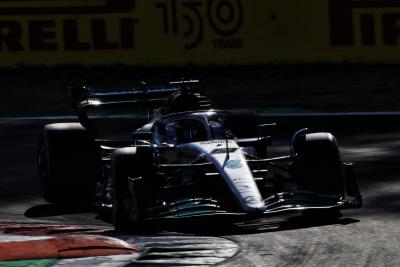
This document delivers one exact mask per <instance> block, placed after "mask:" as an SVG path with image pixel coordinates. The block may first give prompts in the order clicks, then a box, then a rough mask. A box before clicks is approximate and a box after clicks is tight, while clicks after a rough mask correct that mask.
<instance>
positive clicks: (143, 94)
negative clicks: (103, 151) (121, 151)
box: [69, 80, 211, 130]
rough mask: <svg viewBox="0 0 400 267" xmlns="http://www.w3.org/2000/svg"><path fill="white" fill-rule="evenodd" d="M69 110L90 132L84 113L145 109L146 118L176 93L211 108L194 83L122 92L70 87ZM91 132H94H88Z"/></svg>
mask: <svg viewBox="0 0 400 267" xmlns="http://www.w3.org/2000/svg"><path fill="white" fill-rule="evenodd" d="M69 89H70V96H71V102H72V106H73V108H74V109H75V111H76V112H77V115H78V117H79V119H80V122H81V124H82V125H83V126H85V127H86V128H88V129H92V128H93V127H92V126H91V125H92V124H91V123H90V122H89V118H88V114H87V112H88V110H91V109H104V108H110V107H123V106H128V107H133V109H135V108H138V109H143V108H145V109H147V111H148V114H150V112H151V111H152V110H154V109H156V108H160V107H161V106H162V105H163V104H164V103H166V101H167V99H168V97H169V96H171V95H172V94H174V93H176V92H186V93H188V94H191V95H194V96H195V97H196V98H197V99H198V102H199V105H200V109H208V108H210V107H211V101H210V100H209V99H208V98H207V97H206V96H205V90H204V87H203V86H202V85H201V83H200V82H199V81H198V80H180V81H173V82H169V83H167V84H165V85H161V86H158V85H147V84H146V83H142V84H141V85H139V86H137V87H133V88H124V89H95V88H90V87H70V88H69ZM92 130H94V129H92Z"/></svg>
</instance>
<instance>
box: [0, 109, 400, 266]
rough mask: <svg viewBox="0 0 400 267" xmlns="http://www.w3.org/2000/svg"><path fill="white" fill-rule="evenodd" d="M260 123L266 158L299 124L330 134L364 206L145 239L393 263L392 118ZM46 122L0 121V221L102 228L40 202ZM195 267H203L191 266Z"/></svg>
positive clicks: (299, 258) (397, 132) (267, 261)
mask: <svg viewBox="0 0 400 267" xmlns="http://www.w3.org/2000/svg"><path fill="white" fill-rule="evenodd" d="M268 121H278V125H280V127H278V128H277V130H276V131H275V135H274V137H275V138H274V149H273V150H272V153H274V154H279V153H285V152H287V144H288V140H289V139H290V135H291V133H293V132H294V131H295V129H298V128H300V127H301V126H309V127H310V129H311V130H312V131H320V130H325V131H330V132H332V133H334V134H335V135H336V137H337V139H338V140H339V145H340V147H341V155H342V159H343V160H344V161H352V162H354V163H355V164H356V168H357V174H358V181H359V185H360V190H361V193H362V195H363V199H364V207H363V208H362V209H359V210H346V211H343V216H342V217H341V218H340V219H339V220H337V221H333V222H332V221H329V222H326V221H323V220H321V221H309V220H296V221H294V222H290V223H280V224H265V225H261V226H259V227H258V228H253V229H242V230H237V229H236V230H234V231H231V230H229V229H228V230H227V228H224V227H222V228H217V229H211V228H209V227H205V228H203V229H198V228H197V227H196V229H193V227H192V228H191V227H188V226H183V227H182V228H181V229H180V228H178V229H176V228H175V229H172V230H171V229H164V230H161V232H160V233H156V234H154V233H153V234H152V236H153V237H154V236H158V235H159V236H162V238H163V242H168V238H169V237H170V238H171V240H173V238H176V236H180V235H182V236H190V237H191V238H193V239H194V240H195V239H202V238H205V237H221V238H223V239H227V240H231V241H234V242H236V243H237V244H238V246H239V250H238V252H237V253H236V254H235V255H234V256H233V257H231V258H229V259H227V260H225V261H223V262H222V263H220V265H221V266H399V265H400V253H399V252H400V241H399V240H400V123H399V122H400V118H399V117H398V116H397V115H394V116H382V115H381V116H361V117H360V116H356V115H355V116H347V117H343V116H340V115H338V116H332V117H319V116H308V117H301V116H300V117H277V118H268ZM49 122H54V120H52V121H48V120H10V119H6V120H0V178H1V179H0V223H5V222H13V223H14V222H23V223H28V222H29V223H63V224H82V225H96V226H105V227H109V226H110V224H109V223H108V222H106V221H103V220H101V219H99V216H98V214H97V213H96V212H94V211H93V210H91V209H90V208H86V207H81V208H70V207H68V208H67V207H57V206H54V205H50V204H48V203H46V202H45V201H44V200H42V199H41V197H40V186H39V183H38V177H37V174H36V166H35V150H36V141H37V138H38V134H39V131H40V128H41V127H42V126H43V125H44V124H46V123H49ZM116 124H123V125H127V124H126V123H125V122H117V123H116ZM277 226H280V228H277ZM219 240H220V239H219ZM207 242H212V241H211V240H208V241H207ZM193 263H195V262H193ZM209 263H210V262H209ZM202 264H205V265H207V262H199V263H198V264H197V265H202ZM171 265H173V264H171ZM195 265H196V264H195Z"/></svg>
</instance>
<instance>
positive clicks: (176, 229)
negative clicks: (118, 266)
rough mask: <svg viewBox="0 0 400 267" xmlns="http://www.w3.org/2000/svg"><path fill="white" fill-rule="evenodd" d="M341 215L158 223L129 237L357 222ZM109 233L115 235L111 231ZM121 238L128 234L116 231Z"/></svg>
mask: <svg viewBox="0 0 400 267" xmlns="http://www.w3.org/2000/svg"><path fill="white" fill-rule="evenodd" d="M341 216H342V214H337V215H334V216H326V215H324V216H310V215H298V216H295V217H292V218H288V219H286V220H273V219H272V220H271V218H268V217H264V218H259V219H255V220H252V221H251V222H249V221H247V222H246V220H243V221H241V220H237V219H236V220H234V221H233V220H232V219H229V218H223V217H219V218H201V217H199V218H195V219H193V218H192V219H178V220H173V219H169V220H159V221H152V222H148V223H146V225H145V226H143V227H142V228H141V229H132V230H131V231H129V232H128V233H129V234H140V235H141V234H145V235H148V234H163V233H166V234H170V233H179V234H187V235H199V236H229V235H247V234H256V233H265V232H275V231H286V230H295V229H303V228H311V227H319V226H324V225H348V224H353V223H358V222H359V220H357V219H353V218H347V217H343V218H342V217H341ZM110 234H112V235H115V232H114V231H111V232H110ZM118 234H120V235H124V234H127V233H124V232H118Z"/></svg>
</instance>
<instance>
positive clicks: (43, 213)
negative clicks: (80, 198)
mask: <svg viewBox="0 0 400 267" xmlns="http://www.w3.org/2000/svg"><path fill="white" fill-rule="evenodd" d="M94 210H95V208H94V207H93V205H92V204H85V205H60V204H42V205H38V206H34V207H31V208H29V209H27V210H26V211H25V213H24V215H25V217H27V218H41V217H53V216H60V215H69V214H80V213H87V212H93V211H94Z"/></svg>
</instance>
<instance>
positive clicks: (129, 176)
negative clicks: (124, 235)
mask: <svg viewBox="0 0 400 267" xmlns="http://www.w3.org/2000/svg"><path fill="white" fill-rule="evenodd" d="M141 152H142V153H141ZM143 152H145V153H143ZM151 160H152V158H151V153H150V151H148V150H145V151H141V150H138V149H137V148H135V147H125V148H120V149H117V150H115V151H114V153H113V155H112V187H113V225H114V228H115V230H117V231H122V232H127V231H141V230H143V229H144V223H143V211H144V206H145V194H146V188H145V186H144V177H145V176H146V173H147V172H148V171H149V169H151V163H152V161H151Z"/></svg>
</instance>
